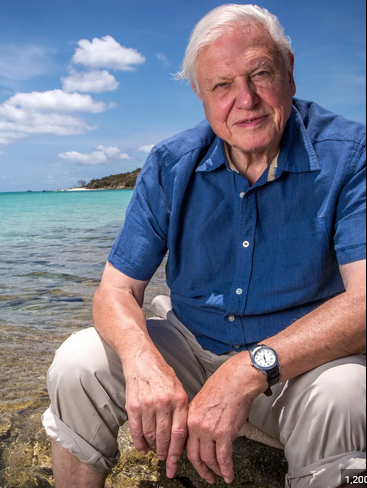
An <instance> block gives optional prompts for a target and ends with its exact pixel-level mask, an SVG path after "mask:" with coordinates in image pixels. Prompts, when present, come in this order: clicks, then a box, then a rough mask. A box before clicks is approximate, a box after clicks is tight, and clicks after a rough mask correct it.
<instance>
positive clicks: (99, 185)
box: [79, 168, 141, 190]
mask: <svg viewBox="0 0 367 488" xmlns="http://www.w3.org/2000/svg"><path fill="white" fill-rule="evenodd" d="M140 172H141V168H138V169H136V170H135V171H132V172H131V173H120V174H118V175H111V176H105V177H104V178H101V179H94V180H91V181H90V182H89V183H88V184H81V185H80V186H82V187H84V188H86V189H87V190H102V189H107V190H128V189H133V188H135V184H136V180H137V179H138V176H139V174H140ZM80 183H85V182H79V184H80Z"/></svg>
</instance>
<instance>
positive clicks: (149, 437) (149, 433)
mask: <svg viewBox="0 0 367 488" xmlns="http://www.w3.org/2000/svg"><path fill="white" fill-rule="evenodd" d="M142 424H143V434H144V437H145V440H146V442H147V444H148V446H149V448H150V449H151V450H152V451H155V450H156V449H157V422H156V413H155V411H154V410H148V411H145V412H143V414H142Z"/></svg>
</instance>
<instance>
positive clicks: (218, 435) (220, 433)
mask: <svg viewBox="0 0 367 488" xmlns="http://www.w3.org/2000/svg"><path fill="white" fill-rule="evenodd" d="M214 435H215V438H216V439H223V438H224V437H226V435H227V431H226V429H224V428H221V427H220V428H217V429H215V432H214Z"/></svg>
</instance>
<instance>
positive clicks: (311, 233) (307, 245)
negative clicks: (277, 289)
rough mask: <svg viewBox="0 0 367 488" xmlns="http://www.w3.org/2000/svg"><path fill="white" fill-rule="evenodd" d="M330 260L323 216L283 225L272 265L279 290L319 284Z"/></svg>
mask: <svg viewBox="0 0 367 488" xmlns="http://www.w3.org/2000/svg"><path fill="white" fill-rule="evenodd" d="M329 260H330V243H329V236H328V231H327V228H326V222H325V219H312V220H304V221H301V222H292V223H290V224H286V225H283V226H282V227H281V229H280V235H279V250H278V259H277V268H276V280H277V283H278V284H280V285H283V286H282V289H281V291H283V292H285V291H292V290H295V289H299V288H305V287H308V286H311V285H314V284H316V283H321V281H322V279H323V276H325V273H326V271H327V266H328V263H329Z"/></svg>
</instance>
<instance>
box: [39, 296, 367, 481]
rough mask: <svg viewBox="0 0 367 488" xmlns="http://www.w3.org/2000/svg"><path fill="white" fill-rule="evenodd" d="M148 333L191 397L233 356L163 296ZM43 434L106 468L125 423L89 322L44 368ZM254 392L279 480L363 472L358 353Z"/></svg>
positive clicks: (111, 363) (103, 350)
mask: <svg viewBox="0 0 367 488" xmlns="http://www.w3.org/2000/svg"><path fill="white" fill-rule="evenodd" d="M152 309H153V313H155V314H156V315H157V318H154V319H151V320H148V330H149V334H150V336H151V338H152V340H153V341H154V343H155V344H156V346H157V348H158V349H159V351H160V352H161V353H162V355H163V356H164V358H165V360H166V361H167V363H168V364H169V365H170V366H171V367H172V368H173V369H174V370H175V371H176V374H177V376H178V378H179V379H180V380H181V382H182V384H183V386H184V388H185V390H186V392H187V394H188V396H189V399H190V401H191V400H192V399H193V398H194V397H195V396H196V395H197V393H198V392H199V391H200V390H201V389H202V387H203V385H204V384H205V383H206V381H207V380H208V378H209V377H210V376H211V375H213V374H214V373H215V372H216V371H217V369H218V368H220V367H221V366H222V365H223V364H224V363H225V362H226V361H228V360H229V359H231V357H233V356H234V354H235V353H230V354H225V355H222V356H216V355H215V354H213V353H211V352H209V351H205V350H203V349H202V347H201V346H200V345H199V343H198V342H197V340H196V338H195V337H194V336H193V334H191V333H190V332H189V331H188V329H186V327H185V326H184V325H183V324H182V323H181V322H180V321H179V320H178V319H177V317H176V316H175V315H174V313H173V312H172V310H170V309H171V306H170V301H169V298H167V297H157V298H156V299H155V300H154V301H153V304H152ZM48 389H49V394H50V397H51V407H50V408H49V409H48V410H47V412H46V413H45V414H44V416H43V418H42V421H43V425H44V427H45V429H46V432H47V434H48V435H49V436H50V437H51V438H52V439H54V440H55V441H58V442H59V443H60V444H61V446H62V447H64V448H66V449H68V450H69V451H70V452H71V453H72V454H74V455H75V456H76V457H77V458H78V459H80V461H82V462H83V463H86V464H87V465H89V466H90V467H91V468H92V469H94V470H95V471H98V472H100V473H109V472H110V471H111V470H112V468H113V467H114V466H115V465H116V463H117V462H118V459H119V452H118V444H117V440H116V439H117V435H118V431H119V428H120V426H122V425H123V424H124V423H125V422H126V421H127V420H128V418H127V415H126V412H125V380H124V375H123V368H122V364H121V362H120V359H119V357H118V356H117V355H116V354H115V353H114V351H112V349H111V348H110V347H109V346H108V345H107V344H106V343H105V342H104V341H103V340H102V338H101V337H100V336H99V334H98V333H97V332H96V330H95V329H93V328H91V329H87V330H83V331H81V332H78V333H75V334H73V335H72V336H71V337H70V338H69V339H68V340H67V341H66V342H65V343H64V344H63V345H62V346H61V348H60V349H59V350H58V351H57V353H56V357H55V360H54V363H53V364H52V366H51V368H50V370H49V374H48ZM273 391H274V395H273V397H271V398H267V397H266V396H265V395H261V396H260V397H259V398H257V400H256V401H255V404H254V406H253V409H252V414H251V416H250V419H249V420H250V422H251V423H252V424H254V425H255V426H256V427H258V428H259V429H261V430H262V431H263V432H265V433H266V434H268V435H270V436H272V437H273V438H275V439H276V440H278V441H280V442H281V443H282V444H283V445H284V446H285V454H286V457H287V460H288V463H289V474H288V476H287V479H286V486H287V487H292V488H305V487H312V488H337V487H340V485H341V470H342V469H354V470H357V472H358V473H359V472H361V471H363V470H365V469H366V405H365V403H366V359H365V357H364V356H352V357H349V358H344V359H340V360H338V361H334V362H332V363H329V364H326V365H324V366H322V367H320V368H317V369H315V370H313V371H310V372H309V373H307V374H304V375H302V376H300V377H298V378H295V379H293V380H291V381H289V382H287V383H286V384H280V385H278V386H277V387H275V388H274V389H273Z"/></svg>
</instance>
